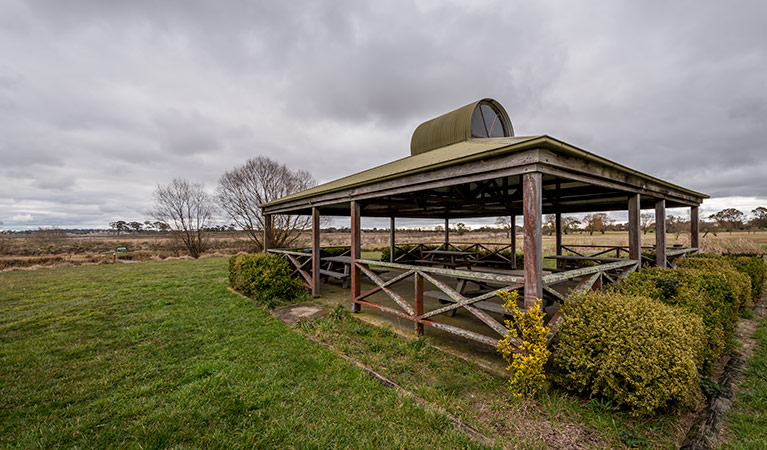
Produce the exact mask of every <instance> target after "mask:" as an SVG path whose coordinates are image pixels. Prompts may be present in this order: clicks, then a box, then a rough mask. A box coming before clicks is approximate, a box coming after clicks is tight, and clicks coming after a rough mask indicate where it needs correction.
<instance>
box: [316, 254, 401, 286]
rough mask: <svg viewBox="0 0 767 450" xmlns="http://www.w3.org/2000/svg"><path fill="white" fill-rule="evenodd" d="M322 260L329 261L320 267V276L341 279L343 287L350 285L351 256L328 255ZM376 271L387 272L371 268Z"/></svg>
mask: <svg viewBox="0 0 767 450" xmlns="http://www.w3.org/2000/svg"><path fill="white" fill-rule="evenodd" d="M321 261H322V262H324V263H327V264H326V266H325V268H322V267H320V276H322V277H325V279H326V280H327V279H328V278H333V279H336V280H341V287H342V288H344V289H346V288H348V287H349V280H350V279H351V276H352V274H351V271H352V257H351V256H326V257H324V258H322V259H321ZM370 270H371V271H372V272H374V273H378V274H380V273H385V272H387V270H384V269H374V268H372V267H371V268H370Z"/></svg>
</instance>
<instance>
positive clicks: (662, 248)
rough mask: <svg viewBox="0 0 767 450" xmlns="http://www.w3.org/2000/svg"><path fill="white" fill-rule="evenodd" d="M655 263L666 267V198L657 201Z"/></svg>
mask: <svg viewBox="0 0 767 450" xmlns="http://www.w3.org/2000/svg"><path fill="white" fill-rule="evenodd" d="M655 265H656V266H658V267H666V200H658V201H656V202H655Z"/></svg>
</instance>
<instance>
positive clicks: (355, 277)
mask: <svg viewBox="0 0 767 450" xmlns="http://www.w3.org/2000/svg"><path fill="white" fill-rule="evenodd" d="M351 209H352V210H351V216H352V221H351V222H352V223H351V231H352V248H351V253H352V255H351V256H352V264H351V266H352V267H351V269H352V272H351V277H352V312H360V305H359V304H357V302H356V299H357V297H359V296H360V269H359V268H358V267H357V260H358V259H360V237H361V236H360V204H359V203H357V202H355V201H352V202H351Z"/></svg>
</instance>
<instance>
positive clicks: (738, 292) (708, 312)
mask: <svg viewBox="0 0 767 450" xmlns="http://www.w3.org/2000/svg"><path fill="white" fill-rule="evenodd" d="M744 282H747V280H745V278H744V277H743V275H742V274H740V273H737V272H734V271H733V272H730V273H727V274H726V273H721V272H711V271H707V270H703V269H689V268H679V269H667V268H660V267H646V268H644V269H643V270H642V272H634V273H632V274H630V275H629V276H628V277H627V278H626V279H623V280H621V281H620V282H619V284H618V289H619V291H620V292H621V293H622V294H626V295H642V296H646V297H650V298H652V299H656V300H660V301H661V302H663V303H665V304H668V305H676V306H679V307H680V308H682V309H684V310H685V311H687V312H690V313H693V314H695V315H696V316H698V317H700V318H701V319H702V320H703V325H704V327H705V350H704V358H703V361H704V363H703V366H702V370H703V372H708V371H709V370H710V369H711V367H712V365H713V363H714V362H715V361H716V360H717V359H718V358H719V356H720V354H721V352H722V350H723V349H724V346H725V344H726V342H727V339H728V337H729V336H730V335H731V334H732V331H733V329H734V327H735V323H736V321H737V317H738V310H739V307H740V305H741V304H742V301H743V289H744V286H746V285H745V284H744Z"/></svg>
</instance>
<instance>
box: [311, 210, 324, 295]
mask: <svg viewBox="0 0 767 450" xmlns="http://www.w3.org/2000/svg"><path fill="white" fill-rule="evenodd" d="M321 258H322V254H321V250H320V210H319V209H318V208H312V297H314V298H317V297H319V296H320V260H321Z"/></svg>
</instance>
